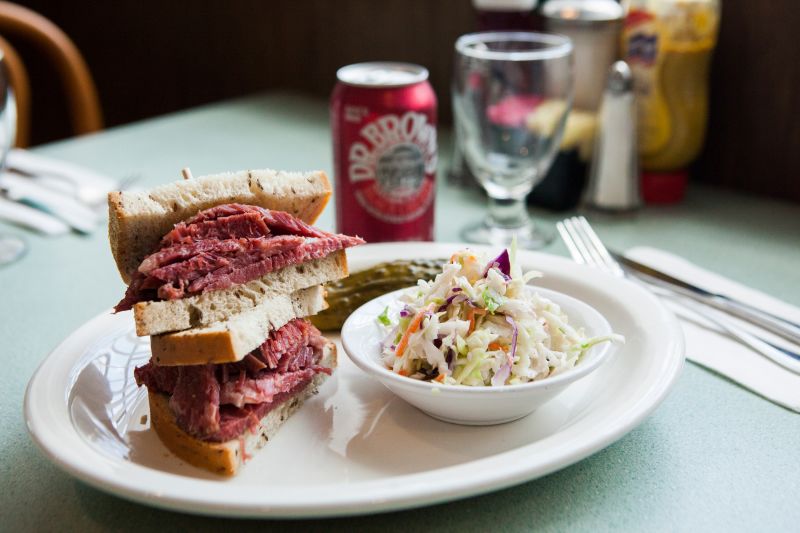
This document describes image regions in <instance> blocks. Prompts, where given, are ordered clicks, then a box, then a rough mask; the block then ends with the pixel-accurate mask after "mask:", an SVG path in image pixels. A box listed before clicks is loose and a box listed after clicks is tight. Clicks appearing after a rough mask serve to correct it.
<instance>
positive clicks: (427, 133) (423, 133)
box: [348, 111, 436, 223]
mask: <svg viewBox="0 0 800 533" xmlns="http://www.w3.org/2000/svg"><path fill="white" fill-rule="evenodd" d="M359 135H360V137H361V139H362V140H359V141H357V142H355V143H353V144H352V145H351V146H350V154H349V169H348V170H349V178H350V182H351V183H352V184H353V186H354V187H355V189H356V191H355V196H356V199H357V200H358V203H359V204H361V206H362V207H363V208H364V209H366V210H367V211H368V212H369V213H370V214H372V215H373V216H374V217H376V218H378V219H379V220H383V221H386V222H391V223H399V222H406V221H409V220H413V219H415V218H417V217H419V216H420V215H422V214H423V213H424V212H425V210H426V209H427V208H428V207H429V206H430V204H431V202H432V201H433V192H434V186H433V178H434V172H435V171H436V129H435V128H434V127H433V126H432V125H430V124H428V117H427V116H425V115H423V114H422V113H415V112H413V111H409V112H407V113H405V114H404V115H402V116H397V115H384V116H382V117H381V118H379V119H377V120H375V121H373V122H371V123H369V124H367V125H366V126H364V127H363V128H362V129H361V131H360V132H359Z"/></svg>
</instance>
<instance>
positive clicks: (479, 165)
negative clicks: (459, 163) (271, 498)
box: [453, 32, 573, 248]
mask: <svg viewBox="0 0 800 533" xmlns="http://www.w3.org/2000/svg"><path fill="white" fill-rule="evenodd" d="M455 47H456V58H455V75H454V80H453V110H454V115H455V126H456V140H457V143H458V147H459V149H460V150H461V151H462V153H463V154H464V158H465V159H466V161H467V165H469V168H470V170H471V171H472V173H473V174H474V175H475V177H476V178H477V179H478V181H479V182H480V184H481V185H482V186H483V188H484V189H486V192H487V194H488V196H489V212H488V214H487V216H486V218H485V219H484V220H483V221H481V222H479V223H477V224H473V225H470V226H467V227H466V228H465V229H464V230H463V231H462V234H461V235H462V237H463V238H464V239H466V240H467V241H468V242H475V243H489V244H498V245H506V244H509V243H510V242H511V239H512V238H513V237H515V236H516V238H517V242H518V244H519V246H521V247H525V248H540V247H542V246H544V245H545V244H547V242H549V240H550V239H552V234H550V235H548V234H547V233H545V232H543V231H541V230H540V229H538V227H534V225H533V222H532V221H531V219H530V217H529V216H528V212H527V209H526V207H525V197H526V196H527V195H528V193H530V192H531V190H532V189H533V187H534V186H535V185H536V184H537V183H539V181H541V180H542V178H544V176H545V174H546V173H547V170H548V169H549V168H550V165H551V164H552V162H553V158H554V157H555V156H556V153H557V152H558V147H559V143H560V142H561V135H562V133H563V132H564V124H565V123H566V119H567V114H568V113H569V110H570V107H571V106H572V77H573V73H572V43H571V42H570V40H569V39H568V38H567V37H564V36H561V35H551V34H545V33H531V32H485V33H472V34H468V35H463V36H461V37H460V38H459V39H458V40H457V41H456V46H455Z"/></svg>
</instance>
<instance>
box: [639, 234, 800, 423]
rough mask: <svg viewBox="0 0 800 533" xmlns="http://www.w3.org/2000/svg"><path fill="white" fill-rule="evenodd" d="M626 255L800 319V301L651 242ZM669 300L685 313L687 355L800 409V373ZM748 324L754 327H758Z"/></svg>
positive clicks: (682, 317)
mask: <svg viewBox="0 0 800 533" xmlns="http://www.w3.org/2000/svg"><path fill="white" fill-rule="evenodd" d="M625 255H626V256H627V257H630V258H631V259H634V260H636V261H639V262H640V263H644V264H645V265H648V266H652V267H653V268H657V269H658V270H661V271H662V272H666V273H667V274H670V275H672V276H674V277H676V278H679V279H683V280H686V281H688V282H690V283H692V284H694V285H697V286H698V287H702V288H704V289H707V290H709V291H712V292H716V293H719V294H724V295H726V296H729V297H732V298H736V299H738V300H741V301H745V302H747V303H748V304H751V305H753V306H755V307H758V308H759V309H762V310H764V311H769V312H770V313H772V314H775V315H778V316H781V317H783V318H786V319H788V320H792V321H793V322H800V309H798V308H797V307H795V306H793V305H789V304H787V303H786V302H782V301H781V300H778V299H777V298H773V297H772V296H769V295H767V294H764V293H763V292H760V291H757V290H755V289H752V288H749V287H746V286H744V285H742V284H740V283H737V282H735V281H732V280H730V279H728V278H725V277H723V276H720V275H719V274H715V273H713V272H710V271H708V270H705V269H703V268H700V267H698V266H697V265H694V264H692V263H690V262H689V261H687V260H685V259H683V258H682V257H678V256H676V255H673V254H670V253H668V252H665V251H663V250H658V249H656V248H648V247H637V248H632V249H630V250H628V251H627V252H625ZM663 301H664V303H665V304H666V305H667V306H668V307H669V308H670V309H672V310H673V311H674V312H675V314H676V315H677V316H678V318H679V319H680V323H681V326H682V327H683V332H684V335H685V336H686V357H687V358H688V359H689V360H691V361H694V362H695V363H697V364H699V365H702V366H704V367H706V368H709V369H711V370H713V371H715V372H718V373H719V374H722V375H723V376H726V377H728V378H730V379H731V380H733V381H735V382H737V383H739V384H740V385H742V386H743V387H746V388H747V389H750V390H751V391H753V392H755V393H756V394H759V395H761V396H763V397H764V398H766V399H768V400H770V401H772V402H774V403H776V404H778V405H781V406H783V407H786V408H787V409H791V410H792V411H796V412H800V375H798V374H795V373H793V372H790V371H789V370H787V369H785V368H783V367H782V366H780V365H778V364H777V363H774V362H773V361H771V360H770V359H768V358H766V357H764V356H763V355H761V354H759V353H757V352H755V351H753V350H751V349H750V348H748V347H747V346H745V345H744V344H742V343H740V342H738V341H737V340H735V339H733V338H731V337H730V336H729V335H728V334H726V333H725V332H724V331H722V330H721V329H719V328H718V327H716V326H715V325H714V324H712V323H711V322H709V321H708V320H704V319H703V318H702V316H701V315H698V314H697V313H693V312H692V311H691V310H688V309H686V308H683V307H681V306H677V305H675V304H674V303H673V302H670V301H669V300H667V299H664V300H663ZM738 323H739V324H742V323H741V322H738ZM748 329H749V330H750V331H754V330H753V329H752V327H748ZM759 334H760V335H762V336H764V337H767V338H769V339H770V340H774V341H775V343H776V344H778V343H779V342H780V341H779V340H777V339H776V338H775V337H774V336H770V335H769V334H768V333H767V332H761V331H759ZM796 349H797V348H795V350H796Z"/></svg>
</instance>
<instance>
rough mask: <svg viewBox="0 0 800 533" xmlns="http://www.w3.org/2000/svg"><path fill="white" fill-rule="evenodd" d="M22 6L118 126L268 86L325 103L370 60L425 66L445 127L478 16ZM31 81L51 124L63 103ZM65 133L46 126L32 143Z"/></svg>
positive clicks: (364, 2) (235, 5)
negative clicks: (340, 76) (459, 56)
mask: <svg viewBox="0 0 800 533" xmlns="http://www.w3.org/2000/svg"><path fill="white" fill-rule="evenodd" d="M23 3H24V4H25V5H27V6H28V7H30V8H32V9H34V10H37V11H39V12H40V13H42V14H44V15H45V16H47V17H49V18H51V19H52V20H53V21H54V22H56V23H57V24H58V25H59V26H61V27H62V28H63V29H64V30H65V31H66V32H67V33H68V34H69V35H70V36H71V37H72V38H73V39H74V40H75V42H76V44H77V45H78V47H79V48H80V49H81V50H82V51H83V53H84V54H85V56H86V59H87V62H88V63H89V66H90V68H91V69H92V72H93V74H94V76H95V78H96V81H97V85H98V89H99V91H100V95H101V99H102V102H103V107H104V111H105V114H106V119H107V123H108V124H109V125H115V124H121V123H125V122H129V121H132V120H136V119H139V118H143V117H149V116H155V115H160V114H163V113H166V112H169V111H173V110H176V109H181V108H185V107H189V106H192V105H197V104H202V103H206V102H211V101H215V100H219V99H223V98H230V97H233V96H238V95H242V94H248V93H252V92H255V91H260V90H263V89H268V88H287V89H295V90H298V91H303V92H307V93H311V94H314V95H318V96H321V97H327V96H328V95H329V94H330V91H331V89H332V88H333V85H334V82H335V76H336V69H337V68H338V67H340V66H342V65H346V64H348V63H353V62H357V61H369V60H396V61H410V62H415V63H421V64H423V65H425V66H427V67H428V68H429V69H430V71H431V83H432V84H433V86H434V87H435V88H436V90H437V92H438V94H439V96H440V99H441V101H442V106H441V107H442V110H443V111H444V115H445V117H444V118H445V120H446V119H447V118H448V117H449V97H448V94H447V93H448V92H449V79H450V68H451V67H450V65H451V61H452V47H453V42H454V41H455V39H456V37H457V36H458V35H460V34H461V33H465V32H466V31H469V29H470V28H471V25H472V19H473V16H472V10H471V7H470V3H469V0H433V1H430V0H414V1H409V0H379V1H375V0H346V1H345V0H338V1H332V0H272V1H268V2H266V1H258V0H247V1H244V0H241V1H232V2H193V1H190V0H171V1H169V2H153V1H150V2H140V1H133V0H118V1H114V2H86V1H81V0H72V1H71V2H60V1H55V0H26V1H24V2H23ZM34 81H35V82H36V83H37V85H41V86H43V87H46V88H47V89H46V91H47V92H48V95H47V98H46V99H47V100H48V102H45V103H43V102H40V99H39V98H36V96H34V98H35V101H34V107H36V108H37V111H39V112H38V113H37V118H42V117H43V116H47V115H50V111H51V109H53V108H55V107H56V106H57V105H58V103H59V102H58V99H57V98H56V97H55V93H54V92H53V90H52V88H51V86H52V81H51V80H48V79H47V77H46V73H42V75H41V76H38V77H37V79H36V80H34ZM40 90H41V89H40ZM40 95H41V92H40ZM50 104H52V107H51V106H50ZM40 106H43V107H40ZM53 111H57V110H56V109H53ZM56 126H57V125H56V124H54V123H53V121H51V122H50V123H49V124H48V123H41V121H37V123H36V125H35V127H36V131H35V132H34V134H35V135H36V136H37V137H36V139H35V140H38V141H43V140H48V139H52V138H53V137H54V136H58V135H64V134H65V133H66V132H65V131H64V129H63V128H59V129H56Z"/></svg>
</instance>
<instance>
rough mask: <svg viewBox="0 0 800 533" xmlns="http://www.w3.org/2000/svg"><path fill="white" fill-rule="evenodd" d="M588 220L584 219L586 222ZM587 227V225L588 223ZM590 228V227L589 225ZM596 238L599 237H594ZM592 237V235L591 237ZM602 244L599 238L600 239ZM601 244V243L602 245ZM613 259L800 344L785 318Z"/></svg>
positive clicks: (797, 330) (799, 333) (798, 327)
mask: <svg viewBox="0 0 800 533" xmlns="http://www.w3.org/2000/svg"><path fill="white" fill-rule="evenodd" d="M583 220H584V221H585V220H586V219H585V218H584V219H583ZM586 224H587V225H588V222H586ZM588 227H589V229H591V226H588ZM594 236H595V237H596V234H595V235H594ZM590 238H591V236H590ZM598 241H599V239H598ZM600 244H601V245H602V243H600ZM607 252H608V253H609V254H610V255H611V257H612V258H613V259H614V260H615V261H616V262H617V263H618V264H619V265H621V266H622V268H623V269H624V270H629V271H632V272H633V273H634V274H638V275H642V276H646V277H647V278H648V279H647V281H649V282H651V283H652V284H655V285H662V286H664V287H665V288H667V289H669V290H672V291H674V292H677V293H678V294H680V295H682V296H685V297H686V298H689V299H692V300H695V301H697V302H699V303H701V304H704V305H708V306H711V307H714V308H715V309H719V310H720V311H725V312H726V313H728V314H731V315H733V316H735V317H737V318H740V319H742V320H745V321H747V322H751V323H753V324H755V325H757V326H759V327H762V328H764V329H765V330H767V331H770V332H772V333H774V334H775V335H780V336H781V337H783V338H785V339H787V340H790V341H792V342H794V343H798V344H800V324H795V323H794V322H792V321H790V320H786V319H785V318H783V317H780V316H776V315H773V314H772V313H768V312H767V311H762V310H761V309H758V308H756V307H753V306H752V305H750V304H748V303H746V302H742V301H739V300H736V299H734V298H730V297H728V296H725V295H724V294H718V293H714V292H710V291H707V290H705V289H703V288H701V287H697V286H695V285H692V284H691V283H688V282H686V281H684V280H681V279H678V278H675V277H673V276H670V275H669V274H666V273H664V272H661V271H659V270H656V269H655V268H652V267H650V266H647V265H643V264H642V263H639V262H638V261H634V260H633V259H630V258H628V257H625V256H624V255H622V254H618V253H616V252H612V251H608V250H607Z"/></svg>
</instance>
